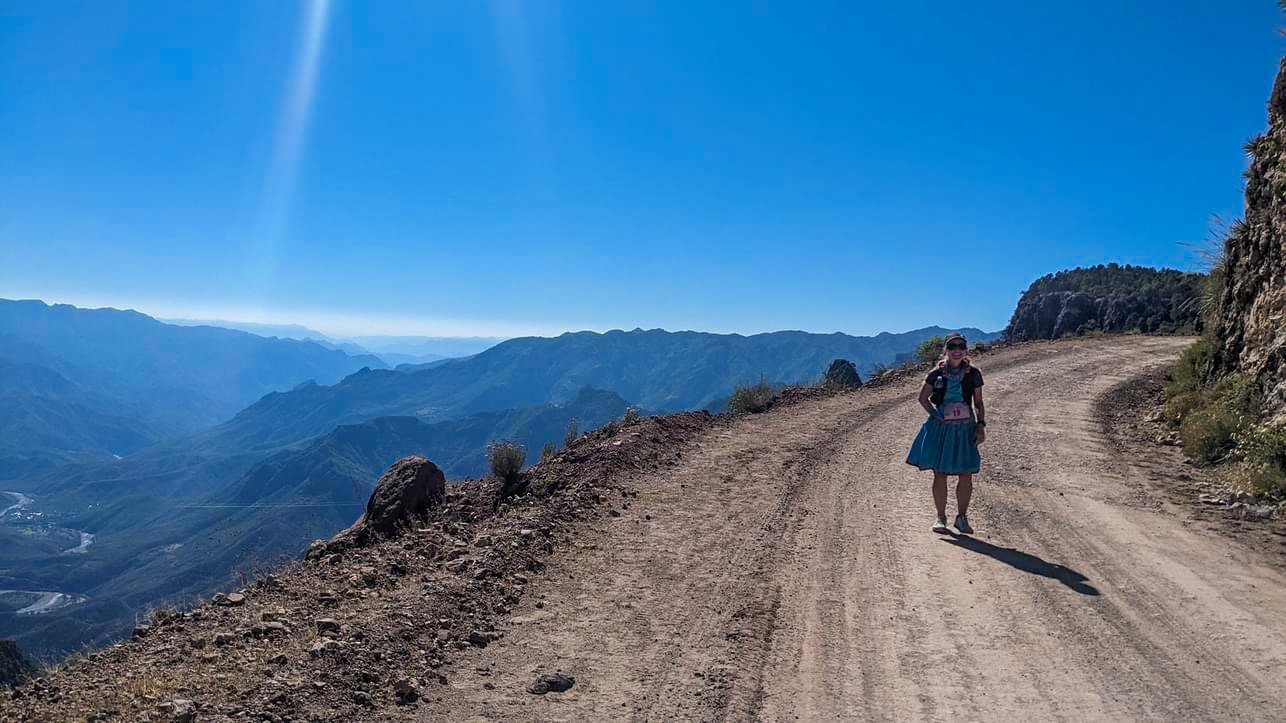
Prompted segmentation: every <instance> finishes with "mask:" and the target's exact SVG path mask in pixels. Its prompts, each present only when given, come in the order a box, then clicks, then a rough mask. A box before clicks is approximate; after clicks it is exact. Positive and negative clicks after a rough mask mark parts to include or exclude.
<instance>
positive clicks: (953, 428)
mask: <svg viewBox="0 0 1286 723" xmlns="http://www.w3.org/2000/svg"><path fill="white" fill-rule="evenodd" d="M968 348H969V343H968V342H967V341H966V340H965V338H964V336H962V335H960V334H958V333H957V334H951V335H949V336H948V337H947V340H946V344H945V346H944V348H943V353H942V357H941V358H940V359H939V360H938V365H937V367H935V368H934V370H933V371H931V372H929V376H928V377H926V378H925V380H924V386H922V387H921V388H920V398H919V402H920V406H921V407H924V410H925V411H926V412H928V413H929V418H928V419H926V420H925V422H924V425H923V426H921V427H920V433H919V434H918V435H916V437H915V442H914V443H913V444H912V445H911V453H910V454H909V455H907V458H906V463H907V464H909V465H913V466H915V467H918V468H919V469H920V470H921V471H924V470H932V471H933V504H934V506H935V507H936V508H937V510H938V516H937V517H936V518H934V520H933V531H934V532H939V533H946V532H947V531H948V530H947V477H948V476H956V477H959V478H960V481H959V483H958V484H957V485H956V510H957V514H956V520H955V527H956V529H957V530H959V531H960V532H962V533H964V534H969V533H971V532H973V528H972V527H970V526H969V517H968V512H969V498H970V497H972V496H973V476H974V474H975V473H976V472H977V471H978V468H979V467H980V466H981V465H982V459H981V457H980V456H979V454H978V445H979V444H982V442H983V441H984V440H985V439H986V437H987V420H986V416H987V413H986V409H985V407H984V406H983V403H982V372H980V371H978V368H977V367H975V366H973V364H971V363H970V361H969V357H968V355H967V354H966V353H965V352H966V350H967V349H968Z"/></svg>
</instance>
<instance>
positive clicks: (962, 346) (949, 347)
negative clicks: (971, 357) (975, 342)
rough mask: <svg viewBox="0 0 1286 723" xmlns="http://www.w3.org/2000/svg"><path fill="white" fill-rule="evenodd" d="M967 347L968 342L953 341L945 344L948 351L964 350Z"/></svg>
mask: <svg viewBox="0 0 1286 723" xmlns="http://www.w3.org/2000/svg"><path fill="white" fill-rule="evenodd" d="M968 348H969V345H968V344H955V343H952V344H947V350H948V351H964V350H965V349H968Z"/></svg>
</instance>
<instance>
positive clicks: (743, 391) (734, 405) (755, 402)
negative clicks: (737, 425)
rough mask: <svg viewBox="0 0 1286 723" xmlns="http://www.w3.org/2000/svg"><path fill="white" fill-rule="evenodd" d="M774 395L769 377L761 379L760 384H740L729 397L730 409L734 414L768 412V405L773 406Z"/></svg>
mask: <svg viewBox="0 0 1286 723" xmlns="http://www.w3.org/2000/svg"><path fill="white" fill-rule="evenodd" d="M774 396H775V395H774V394H773V390H772V387H771V386H769V384H768V380H767V379H760V380H759V383H758V384H751V385H749V386H740V385H738V386H737V387H736V388H734V389H733V390H732V397H731V398H729V399H728V411H730V412H732V413H733V414H758V413H760V412H766V411H768V407H770V406H772V401H773V397H774Z"/></svg>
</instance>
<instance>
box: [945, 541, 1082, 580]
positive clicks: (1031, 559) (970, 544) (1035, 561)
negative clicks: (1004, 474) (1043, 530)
mask: <svg viewBox="0 0 1286 723" xmlns="http://www.w3.org/2000/svg"><path fill="white" fill-rule="evenodd" d="M941 539H942V541H943V542H948V543H950V544H952V545H955V546H956V547H963V548H965V549H966V550H972V551H973V552H976V553H978V554H980V555H986V556H987V557H991V558H995V559H997V560H1000V561H1001V562H1003V563H1005V564H1006V565H1009V566H1011V567H1016V568H1018V569H1019V570H1022V571H1023V572H1029V573H1031V574H1033V575H1040V576H1041V577H1050V578H1053V579H1055V580H1057V581H1059V582H1061V583H1063V584H1064V585H1066V586H1068V587H1070V588H1071V589H1073V590H1075V591H1076V592H1079V593H1080V594H1082V595H1098V594H1099V592H1098V588H1096V587H1094V586H1093V585H1091V584H1089V578H1087V577H1085V576H1084V575H1082V574H1080V573H1079V572H1077V571H1075V570H1073V569H1071V568H1069V567H1063V566H1062V565H1055V564H1054V563H1052V562H1045V561H1044V560H1042V559H1040V558H1039V557H1036V556H1035V555H1029V554H1027V553H1026V552H1021V551H1019V550H1015V549H1014V548H1012V547H997V546H996V545H993V544H991V543H990V542H983V541H982V540H979V539H978V538H976V537H970V536H968V535H956V534H954V533H953V534H952V535H951V536H950V537H943V538H941Z"/></svg>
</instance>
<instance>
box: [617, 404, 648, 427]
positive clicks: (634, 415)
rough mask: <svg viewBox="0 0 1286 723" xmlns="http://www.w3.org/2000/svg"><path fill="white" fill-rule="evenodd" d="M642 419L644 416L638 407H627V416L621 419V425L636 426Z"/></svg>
mask: <svg viewBox="0 0 1286 723" xmlns="http://www.w3.org/2000/svg"><path fill="white" fill-rule="evenodd" d="M642 418H643V415H642V414H641V413H640V412H639V408H638V407H627V408H626V409H625V415H624V416H622V417H621V423H622V424H634V423H635V422H637V421H639V420H640V419H642Z"/></svg>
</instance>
